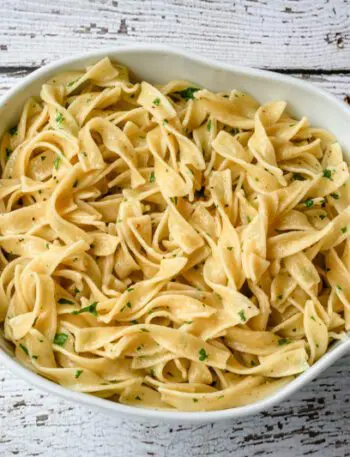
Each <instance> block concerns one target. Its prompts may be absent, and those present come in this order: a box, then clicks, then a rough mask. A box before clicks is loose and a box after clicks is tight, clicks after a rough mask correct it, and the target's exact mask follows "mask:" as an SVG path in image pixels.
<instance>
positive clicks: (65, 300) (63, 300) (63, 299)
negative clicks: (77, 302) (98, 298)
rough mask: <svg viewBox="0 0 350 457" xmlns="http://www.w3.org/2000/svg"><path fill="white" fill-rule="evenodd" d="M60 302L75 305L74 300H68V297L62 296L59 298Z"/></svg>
mask: <svg viewBox="0 0 350 457" xmlns="http://www.w3.org/2000/svg"><path fill="white" fill-rule="evenodd" d="M58 303H59V304H60V305H74V302H72V301H71V300H67V299H66V298H60V299H59V300H58Z"/></svg>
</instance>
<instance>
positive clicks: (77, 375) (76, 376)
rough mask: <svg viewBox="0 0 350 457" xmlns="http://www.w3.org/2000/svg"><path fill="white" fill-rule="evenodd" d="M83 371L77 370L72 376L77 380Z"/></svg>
mask: <svg viewBox="0 0 350 457" xmlns="http://www.w3.org/2000/svg"><path fill="white" fill-rule="evenodd" d="M82 372H83V370H77V371H76V372H75V374H74V377H75V379H78V378H79V376H80V375H81V374H82Z"/></svg>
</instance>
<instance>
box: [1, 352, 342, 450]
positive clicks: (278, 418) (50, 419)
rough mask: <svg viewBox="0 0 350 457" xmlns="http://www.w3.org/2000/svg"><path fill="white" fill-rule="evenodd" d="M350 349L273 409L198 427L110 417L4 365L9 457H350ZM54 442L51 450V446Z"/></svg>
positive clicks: (5, 441)
mask: <svg viewBox="0 0 350 457" xmlns="http://www.w3.org/2000/svg"><path fill="white" fill-rule="evenodd" d="M349 377H350V356H348V357H346V358H344V359H343V360H341V361H339V362H338V363H336V364H335V365H333V366H332V367H331V368H329V369H328V370H327V371H326V372H325V373H323V375H322V376H321V377H320V378H319V379H318V380H316V381H314V382H312V383H311V384H309V385H308V386H306V387H305V388H304V389H303V390H302V391H300V392H298V393H297V394H295V395H294V396H293V397H292V398H291V399H290V400H288V401H285V402H284V403H282V404H281V405H279V406H276V407H274V408H272V409H271V410H270V411H268V412H266V413H263V414H259V415H257V416H253V417H248V418H246V419H241V420H235V421H229V422H226V423H222V424H210V425H204V426H203V425H202V426H197V427H189V426H181V425H180V426H175V427H169V426H167V425H146V424H140V423H136V422H126V421H120V420H117V419H111V418H109V417H108V418H107V417H104V416H103V415H101V414H97V413H96V412H92V411H88V410H86V409H83V408H81V407H78V406H75V405H73V404H69V403H67V402H65V401H63V400H60V399H57V398H55V397H53V396H48V395H44V394H41V393H40V392H39V391H38V390H36V389H33V388H31V387H29V386H28V385H27V384H26V383H25V382H24V381H22V380H19V379H16V378H15V377H14V376H13V375H12V374H10V373H8V372H6V371H5V370H4V369H1V368H0V454H1V450H2V449H3V450H4V451H5V454H1V455H5V456H6V457H9V456H11V455H18V456H20V457H33V456H52V455H54V456H55V457H73V456H74V457H86V456H88V455H93V456H94V457H102V456H103V457H104V456H117V457H119V456H120V457H145V456H154V457H178V456H190V457H227V456H229V455H232V456H234V457H260V456H276V457H302V456H307V455H315V456H317V457H330V456H334V457H348V456H350V448H349V445H350V437H349V430H350V403H349V395H348V394H349ZM48 447H49V450H48Z"/></svg>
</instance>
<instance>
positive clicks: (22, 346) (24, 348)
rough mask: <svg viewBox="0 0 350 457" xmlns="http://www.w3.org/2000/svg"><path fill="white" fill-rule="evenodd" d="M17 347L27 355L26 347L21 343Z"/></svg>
mask: <svg viewBox="0 0 350 457" xmlns="http://www.w3.org/2000/svg"><path fill="white" fill-rule="evenodd" d="M19 347H20V348H21V349H22V351H23V352H24V353H25V354H27V355H29V352H28V349H27V348H26V347H25V346H24V345H23V344H20V345H19Z"/></svg>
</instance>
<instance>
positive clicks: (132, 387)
mask: <svg viewBox="0 0 350 457" xmlns="http://www.w3.org/2000/svg"><path fill="white" fill-rule="evenodd" d="M0 161H1V167H2V179H1V182H0V212H1V214H0V248H1V249H0V262H1V271H2V272H1V278H0V322H3V324H4V332H5V337H6V338H7V339H8V340H10V341H11V342H12V343H13V344H14V345H15V347H16V349H15V355H16V357H17V359H19V360H20V361H21V362H22V363H23V364H24V365H25V366H26V367H28V368H29V369H31V370H33V371H35V372H37V373H39V374H40V375H42V376H44V377H46V378H49V379H51V380H53V381H55V382H57V383H59V384H61V385H63V386H65V387H68V388H70V389H73V390H76V391H79V392H89V393H91V394H94V395H97V396H99V397H103V398H110V399H111V400H114V401H119V402H121V403H124V404H129V405H135V406H143V407H151V408H158V409H159V408H165V409H178V410H185V411H206V410H218V409H225V408H231V407H236V406H241V405H245V404H247V403H251V402H254V401H257V400H259V399H262V398H263V397H266V396H268V395H270V394H272V393H273V392H274V391H276V390H277V389H279V388H281V387H282V386H284V385H285V384H286V383H288V382H290V381H291V380H292V379H294V377H295V376H296V375H298V374H299V373H301V372H303V371H305V370H306V369H307V368H308V367H309V365H311V364H313V363H314V362H315V361H317V359H319V358H320V357H321V356H322V355H323V354H324V353H325V352H326V350H327V348H328V346H329V344H330V342H332V341H334V340H335V339H340V338H343V337H345V336H346V331H347V330H349V329H350V273H349V272H350V244H349V240H348V235H349V233H350V206H349V202H350V193H349V191H350V188H349V170H348V166H347V164H346V163H345V162H344V160H343V156H342V151H341V147H340V145H339V144H338V143H337V142H336V139H335V138H334V137H333V135H331V134H330V133H328V132H326V131H325V130H321V129H318V128H313V127H311V126H310V125H309V123H308V120H307V119H306V118H305V117H303V118H302V119H301V120H296V119H294V118H293V117H291V115H290V114H288V111H287V110H286V103H285V102H284V101H273V102H269V103H266V104H264V105H260V104H259V103H258V102H257V101H256V100H254V99H253V98H252V97H250V96H249V95H246V94H244V93H241V92H239V91H237V90H233V91H232V92H229V93H213V92H210V91H208V90H206V89H201V88H199V87H197V86H196V85H194V84H192V83H189V82H187V81H181V80H176V81H171V82H169V83H168V84H166V85H163V86H159V85H151V84H149V83H148V82H141V83H135V84H134V83H132V82H130V80H129V77H128V71H127V69H126V68H124V67H122V66H120V65H118V64H115V63H113V64H112V63H111V61H110V60H109V59H108V58H105V59H103V60H101V61H100V62H98V63H97V64H96V65H94V66H92V67H89V68H88V69H87V70H86V71H85V72H84V71H75V72H69V73H63V74H60V75H58V76H55V77H54V78H53V79H51V80H50V81H48V82H47V83H46V84H44V85H43V86H42V89H41V93H40V98H31V99H29V100H28V101H27V103H26V104H25V106H24V108H23V111H22V115H21V117H20V120H19V123H18V125H17V126H16V127H12V128H11V129H10V130H9V131H8V132H6V133H5V134H4V136H3V139H2V143H1V149H0Z"/></svg>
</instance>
